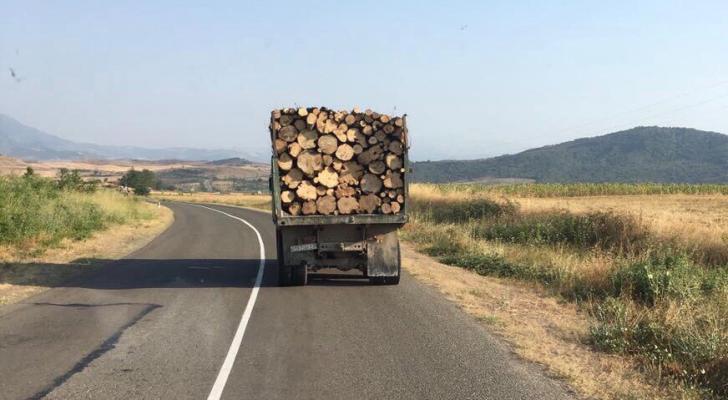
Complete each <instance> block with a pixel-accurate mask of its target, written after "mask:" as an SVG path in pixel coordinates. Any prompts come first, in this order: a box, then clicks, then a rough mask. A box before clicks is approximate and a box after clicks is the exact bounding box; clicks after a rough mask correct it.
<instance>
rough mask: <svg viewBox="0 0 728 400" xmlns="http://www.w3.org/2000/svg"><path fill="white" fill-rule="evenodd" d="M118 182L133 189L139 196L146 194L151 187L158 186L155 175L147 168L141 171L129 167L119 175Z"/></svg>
mask: <svg viewBox="0 0 728 400" xmlns="http://www.w3.org/2000/svg"><path fill="white" fill-rule="evenodd" d="M119 184H120V185H122V186H126V187H130V188H132V189H134V194H137V195H140V196H146V195H148V194H149V192H150V191H151V189H152V188H157V187H159V181H158V180H157V177H156V175H155V174H154V172H153V171H150V170H148V169H143V170H141V171H137V170H135V169H134V168H132V169H130V170H129V171H127V172H126V174H124V176H122V177H121V179H120V180H119Z"/></svg>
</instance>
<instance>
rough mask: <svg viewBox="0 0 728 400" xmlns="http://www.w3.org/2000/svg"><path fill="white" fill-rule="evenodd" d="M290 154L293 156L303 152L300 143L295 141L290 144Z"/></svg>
mask: <svg viewBox="0 0 728 400" xmlns="http://www.w3.org/2000/svg"><path fill="white" fill-rule="evenodd" d="M288 154H289V155H290V156H291V157H292V158H296V157H298V155H299V154H301V145H300V144H298V143H297V142H293V143H291V144H289V145H288Z"/></svg>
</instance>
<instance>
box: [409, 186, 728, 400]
mask: <svg viewBox="0 0 728 400" xmlns="http://www.w3.org/2000/svg"><path fill="white" fill-rule="evenodd" d="M456 189H457V190H453V189H452V188H450V187H445V188H440V187H437V186H434V185H412V187H411V190H410V194H411V197H410V203H409V205H410V210H411V216H410V217H411V220H410V221H411V222H410V224H409V225H408V226H407V227H406V228H405V230H404V231H403V237H404V238H405V239H406V240H410V241H412V242H413V243H415V244H416V246H417V248H418V249H419V250H422V251H425V252H426V253H427V254H430V255H432V256H436V257H438V258H439V260H440V261H442V262H443V263H445V264H450V265H457V266H461V267H463V268H465V269H468V270H471V271H473V272H475V273H477V274H478V275H487V276H495V277H507V278H510V279H512V280H514V281H521V282H529V283H530V284H536V286H538V287H540V288H541V290H545V292H546V293H549V294H551V295H555V298H561V299H564V300H566V301H568V302H570V303H571V304H573V305H574V306H578V310H580V312H581V313H582V318H583V319H584V320H585V321H588V322H587V324H586V326H588V327H589V329H588V334H583V332H584V331H583V330H581V331H578V332H581V333H579V335H580V336H581V335H583V336H584V337H588V340H589V341H590V344H591V345H592V346H593V347H591V349H592V353H594V354H586V355H582V356H583V357H585V358H587V359H590V358H591V357H595V354H598V356H599V357H602V356H606V354H607V353H612V354H621V356H620V359H622V360H623V361H625V362H626V361H627V360H629V361H630V364H634V363H632V361H633V360H636V361H638V365H639V367H640V370H641V373H638V369H634V370H633V372H634V374H635V376H638V378H635V379H638V380H640V381H642V382H648V381H651V382H652V383H653V384H655V386H654V390H656V391H662V390H665V391H667V392H669V393H670V396H671V397H674V398H701V396H704V397H705V398H708V397H710V398H713V397H720V396H722V395H724V394H725V393H726V389H727V387H726V385H727V383H728V376H726V371H725V370H726V368H728V363H726V362H725V358H724V357H725V355H726V354H728V314H727V313H728V310H727V308H728V307H726V306H727V305H728V271H727V270H726V267H728V246H727V245H728V240H727V238H726V236H727V235H726V232H727V230H728V226H726V221H727V217H728V196H725V195H685V194H679V195H630V196H624V195H615V196H590V197H568V198H566V197H562V198H548V197H546V198H532V197H526V198H524V197H521V198H511V197H506V196H503V195H502V194H494V193H493V192H492V191H483V192H479V191H477V190H473V188H468V187H464V188H460V187H458V188H456ZM683 189H690V188H689V187H686V188H683ZM471 275H472V276H475V274H471ZM472 284H473V285H476V284H477V282H475V281H474V282H472ZM464 299H465V300H467V296H463V295H460V296H458V300H459V301H464ZM528 318H534V316H528ZM551 318H552V321H551V322H552V323H554V324H558V323H559V321H558V319H559V318H560V315H559V314H558V313H554V315H552V316H551ZM487 319H488V318H486V320H487ZM574 329H576V327H575V328H574ZM575 332H576V331H575ZM504 336H506V337H508V338H511V339H513V340H516V339H514V338H517V336H518V333H517V332H505V333H504ZM584 341H586V339H584ZM600 351H604V353H601V352H600ZM537 358H538V357H537ZM540 361H541V362H544V363H546V364H547V365H548V366H549V368H557V369H558V364H559V360H558V359H549V358H548V357H546V358H545V359H542V360H540ZM552 364H553V365H552ZM554 365H556V367H554ZM567 376H568V374H567ZM574 379H575V380H574V381H573V383H574V384H575V385H576V386H577V387H581V388H582V392H583V393H585V394H587V395H590V396H592V395H595V396H597V397H606V398H622V396H621V395H619V394H616V392H612V394H611V395H609V396H602V395H597V394H596V393H598V392H592V389H591V388H590V387H589V385H584V383H579V378H574ZM617 383H619V382H617ZM619 384H620V386H618V387H629V385H630V384H631V383H630V382H621V383H619ZM711 390H712V391H713V392H712V396H711V393H710V391H711ZM605 393H606V392H605ZM620 393H621V392H620ZM665 396H667V395H665ZM642 397H646V398H651V397H652V396H649V395H646V396H642Z"/></svg>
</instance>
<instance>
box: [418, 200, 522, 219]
mask: <svg viewBox="0 0 728 400" xmlns="http://www.w3.org/2000/svg"><path fill="white" fill-rule="evenodd" d="M411 206H412V213H414V214H417V215H419V216H420V217H421V218H423V219H426V220H429V221H431V222H435V223H463V222H469V221H474V220H481V219H484V218H495V217H501V216H506V215H514V214H516V212H517V210H518V209H517V207H516V205H515V204H514V203H512V202H496V201H493V200H490V199H485V198H479V199H473V198H470V199H464V200H461V201H450V200H447V199H438V198H434V199H423V200H415V201H413V203H412V205H411Z"/></svg>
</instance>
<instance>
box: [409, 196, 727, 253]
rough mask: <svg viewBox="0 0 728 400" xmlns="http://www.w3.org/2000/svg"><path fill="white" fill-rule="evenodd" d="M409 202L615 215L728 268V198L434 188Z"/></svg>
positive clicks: (531, 212) (541, 211)
mask: <svg viewBox="0 0 728 400" xmlns="http://www.w3.org/2000/svg"><path fill="white" fill-rule="evenodd" d="M410 196H411V197H412V198H413V199H419V200H420V201H422V200H426V201H434V202H437V203H438V204H441V205H443V206H446V205H448V204H450V205H452V204H457V203H462V202H464V201H467V200H477V199H489V200H493V201H496V202H500V203H505V202H511V203H513V204H515V205H517V207H518V209H519V210H520V211H521V212H523V213H526V214H536V213H548V212H555V211H561V210H563V211H567V212H570V213H574V214H586V213H591V212H614V213H616V214H620V215H630V216H633V217H635V218H636V219H637V220H638V221H639V222H640V223H641V224H644V225H645V226H646V227H647V228H648V229H649V230H650V231H651V232H653V233H654V234H656V235H657V236H658V237H660V238H661V239H663V240H664V241H671V240H674V241H675V242H676V243H677V244H679V245H680V246H681V247H684V248H685V249H687V250H690V251H695V252H700V253H703V254H705V257H707V258H708V261H709V262H710V263H713V264H725V263H728V196H726V195H719V194H710V195H701V194H697V195H687V194H666V195H615V196H584V197H506V196H503V195H499V194H497V193H496V194H494V193H490V192H473V191H442V190H440V189H438V187H437V186H436V185H429V184H414V185H411V187H410Z"/></svg>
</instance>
